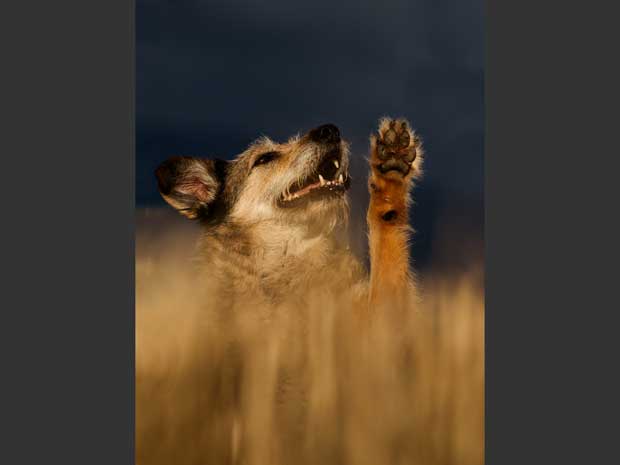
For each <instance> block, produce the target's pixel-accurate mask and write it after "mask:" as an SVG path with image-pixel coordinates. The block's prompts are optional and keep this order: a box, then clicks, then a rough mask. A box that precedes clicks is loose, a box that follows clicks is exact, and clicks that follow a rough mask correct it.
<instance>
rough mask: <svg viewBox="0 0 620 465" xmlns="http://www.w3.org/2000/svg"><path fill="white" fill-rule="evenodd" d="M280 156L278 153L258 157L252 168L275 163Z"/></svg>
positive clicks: (268, 153)
mask: <svg viewBox="0 0 620 465" xmlns="http://www.w3.org/2000/svg"><path fill="white" fill-rule="evenodd" d="M279 155H280V154H279V153H278V152H267V153H263V154H262V155H261V156H260V157H258V158H257V159H256V161H255V162H254V165H253V166H252V168H254V167H255V166H258V165H264V164H266V163H269V162H270V161H273V160H275V159H276V158H278V156H279Z"/></svg>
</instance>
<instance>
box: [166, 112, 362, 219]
mask: <svg viewBox="0 0 620 465" xmlns="http://www.w3.org/2000/svg"><path fill="white" fill-rule="evenodd" d="M348 168H349V150H348V144H347V143H346V142H345V141H344V140H342V139H341V137H340V132H339V130H338V128H337V127H336V126H334V125H332V124H326V125H323V126H319V127H318V128H316V129H313V130H311V131H310V132H308V133H307V134H305V135H303V136H295V137H292V138H291V139H290V140H289V141H288V142H286V143H283V144H278V143H276V142H273V141H271V140H270V139H268V138H261V139H258V140H257V141H256V142H254V143H253V144H252V145H250V147H248V148H247V149H246V150H245V151H244V152H243V153H241V154H240V155H239V156H238V157H237V158H236V159H234V160H232V161H224V160H219V159H203V158H194V157H173V158H170V159H168V160H166V161H165V162H163V163H162V164H161V165H160V166H159V167H158V168H157V170H156V173H155V174H156V176H157V180H158V184H159V191H160V193H161V195H162V196H163V198H164V199H165V200H166V201H167V202H168V203H169V204H170V205H171V206H172V207H174V208H175V209H176V210H178V211H179V212H180V213H181V214H183V215H185V216H186V217H188V218H191V219H200V220H203V221H205V222H208V223H212V224H213V223H218V222H221V221H223V220H225V219H229V220H233V221H241V222H244V223H256V222H263V221H285V222H287V223H289V224H290V223H307V224H316V223H317V222H320V223H331V224H333V223H334V222H336V221H338V219H339V218H341V217H342V213H343V212H345V211H346V196H345V192H346V190H347V189H348V187H349V184H350V178H349V173H348Z"/></svg>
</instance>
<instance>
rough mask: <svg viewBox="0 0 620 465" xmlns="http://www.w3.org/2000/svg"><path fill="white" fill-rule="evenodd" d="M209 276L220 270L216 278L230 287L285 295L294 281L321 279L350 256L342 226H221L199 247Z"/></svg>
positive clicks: (344, 227) (270, 223) (232, 224)
mask: <svg viewBox="0 0 620 465" xmlns="http://www.w3.org/2000/svg"><path fill="white" fill-rule="evenodd" d="M202 248H203V252H204V254H205V257H206V258H207V260H208V262H211V264H212V265H213V266H209V267H208V269H207V271H209V269H210V270H211V271H212V272H216V271H215V270H218V271H217V272H218V273H219V272H220V271H219V270H226V272H225V273H224V274H222V275H221V278H222V279H223V280H225V281H226V282H227V283H228V285H229V286H230V287H233V288H246V289H242V290H248V291H249V289H250V288H251V287H253V285H255V286H258V287H259V288H261V289H263V290H264V291H265V292H267V293H271V292H272V291H271V290H270V289H277V290H278V292H279V291H280V290H281V291H283V292H288V291H289V290H290V289H291V287H294V286H295V282H296V281H297V280H300V279H301V280H303V279H306V277H310V276H317V275H318V276H321V275H322V274H324V273H314V272H316V271H322V272H323V271H325V270H327V269H329V268H330V267H333V265H335V263H334V262H336V261H338V260H341V259H342V257H343V256H348V255H350V254H349V252H348V249H347V245H346V226H345V225H337V226H336V227H334V228H328V229H318V228H316V227H314V225H305V224H296V225H291V224H281V223H277V222H261V223H258V224H243V225H240V224H235V223H226V224H222V225H220V226H219V227H218V228H216V229H215V230H213V231H210V232H209V233H208V234H207V236H206V237H205V239H204V241H203V244H202Z"/></svg>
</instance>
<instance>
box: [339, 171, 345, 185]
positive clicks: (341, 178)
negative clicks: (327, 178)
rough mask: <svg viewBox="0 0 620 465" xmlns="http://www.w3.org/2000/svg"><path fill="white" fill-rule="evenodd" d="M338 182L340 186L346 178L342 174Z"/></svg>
mask: <svg viewBox="0 0 620 465" xmlns="http://www.w3.org/2000/svg"><path fill="white" fill-rule="evenodd" d="M338 182H339V183H340V184H342V183H343V182H344V178H343V177H342V173H340V176H338Z"/></svg>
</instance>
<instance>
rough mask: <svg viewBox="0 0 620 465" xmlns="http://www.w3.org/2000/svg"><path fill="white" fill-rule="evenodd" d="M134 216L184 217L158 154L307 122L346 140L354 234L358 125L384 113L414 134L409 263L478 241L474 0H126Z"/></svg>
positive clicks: (206, 149)
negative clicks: (132, 80)
mask: <svg viewBox="0 0 620 465" xmlns="http://www.w3.org/2000/svg"><path fill="white" fill-rule="evenodd" d="M136 4H137V7H136V23H137V24H136V29H137V37H136V78H137V83H136V131H137V132H136V203H137V207H138V212H137V216H138V218H137V220H138V230H139V231H140V230H141V229H144V228H151V229H153V230H154V229H155V228H156V223H158V222H159V225H160V226H161V223H162V222H169V221H170V222H172V223H174V224H176V222H179V224H180V222H182V221H184V220H183V219H182V218H180V217H179V218H177V217H176V216H174V214H173V213H172V212H171V209H162V212H161V213H154V212H159V210H158V209H159V208H161V207H164V202H163V200H162V199H161V197H160V196H159V194H158V192H157V186H156V182H155V178H154V175H153V171H154V169H155V168H156V166H157V165H158V164H159V163H160V162H161V161H163V160H164V159H166V158H168V157H169V156H172V155H195V156H205V157H210V156H215V157H221V158H232V157H234V156H235V155H236V154H238V153H240V152H241V151H243V150H244V148H245V147H246V146H247V145H248V144H249V143H250V142H251V141H252V140H254V139H255V138H257V137H258V136H260V135H262V134H264V135H267V136H269V137H271V138H273V139H275V140H285V139H287V138H288V137H289V136H291V135H293V134H295V133H297V132H305V131H307V130H308V129H311V128H313V127H315V126H318V125H319V124H322V123H326V122H332V123H334V124H336V125H338V126H339V127H340V129H341V132H342V133H343V136H344V137H345V138H346V139H348V140H349V141H350V142H351V143H352V156H353V163H352V165H353V166H352V175H353V177H354V180H357V182H354V183H353V186H352V190H351V197H352V203H353V212H352V216H353V218H352V228H353V229H357V230H359V232H360V234H358V236H357V237H358V241H359V244H358V246H359V247H363V242H364V236H365V233H364V234H361V233H362V232H363V229H364V209H365V206H366V202H367V194H366V180H365V177H366V172H367V165H366V164H365V160H364V158H365V156H366V155H367V146H368V136H369V134H370V132H371V131H372V130H374V129H375V128H376V124H377V120H378V119H379V118H380V117H381V116H384V115H389V116H393V117H397V116H404V117H407V118H408V119H409V120H410V121H411V122H412V124H413V126H414V127H415V128H416V130H417V131H418V133H419V134H420V135H421V136H422V138H423V141H424V146H425V150H426V153H427V158H426V162H425V171H426V175H425V178H424V180H423V181H422V182H421V183H420V184H419V185H418V187H417V188H416V190H415V193H414V195H415V199H416V205H415V207H414V210H413V212H412V223H413V225H414V227H415V229H416V231H417V234H416V236H415V238H414V241H413V245H412V247H413V255H414V257H415V261H416V267H417V268H418V269H420V270H422V271H424V270H428V269H429V268H439V269H442V268H445V267H449V268H450V269H451V270H454V269H464V268H468V266H469V265H470V264H471V263H473V262H477V263H479V262H480V261H481V258H482V250H483V246H482V244H483V223H484V212H483V205H484V204H483V184H484V181H483V180H484V169H483V165H484V163H483V160H484V158H483V146H484V101H483V79H484V64H483V63H484V8H483V2H482V0H468V1H463V0H397V1H383V2H376V1H372V2H371V1H368V0H361V1H360V0H356V1H349V0H347V1H339V2H334V1H326V0H315V1H313V2H303V3H302V2H290V1H285V0H269V1H264V0H262V1H258V0H177V1H172V0H137V2H136Z"/></svg>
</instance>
